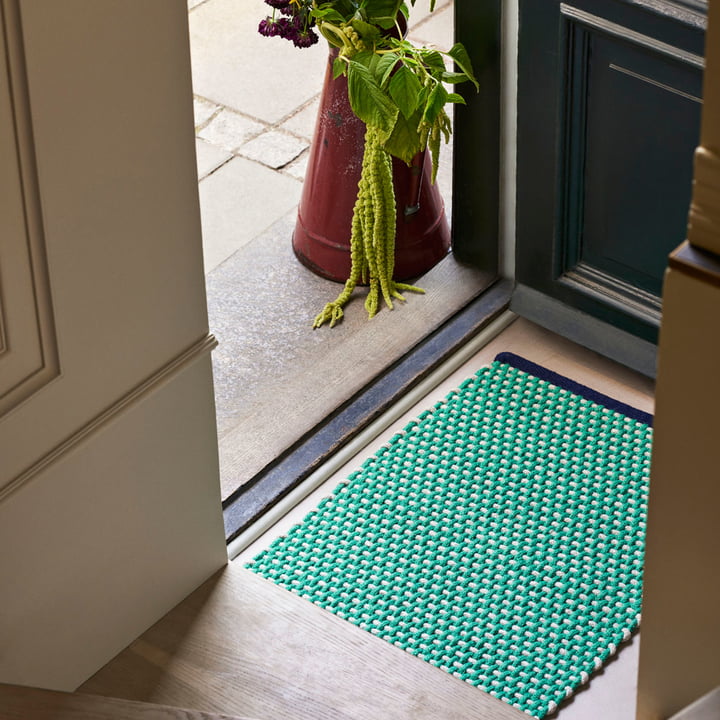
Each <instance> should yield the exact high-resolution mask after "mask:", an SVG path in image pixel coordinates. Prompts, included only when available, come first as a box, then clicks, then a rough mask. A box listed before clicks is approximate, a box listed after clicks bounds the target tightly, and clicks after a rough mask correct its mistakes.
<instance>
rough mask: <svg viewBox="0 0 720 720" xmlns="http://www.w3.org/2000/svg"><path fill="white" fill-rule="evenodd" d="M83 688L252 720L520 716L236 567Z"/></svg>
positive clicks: (499, 719)
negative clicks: (245, 716) (240, 716)
mask: <svg viewBox="0 0 720 720" xmlns="http://www.w3.org/2000/svg"><path fill="white" fill-rule="evenodd" d="M80 691H81V692H87V693H94V694H99V695H109V696H115V697H123V698H128V699H132V700H142V701H148V702H158V703H164V704H169V705H180V706H184V707H193V708H195V709H198V710H203V711H205V712H218V713H220V712H222V713H227V714H231V715H232V714H235V715H249V716H252V717H257V718H258V719H259V720H367V719H368V718H373V719H374V720H383V719H385V718H387V720H390V719H391V718H392V719H393V720H405V719H407V720H438V718H442V719H443V720H468V719H470V718H472V719H475V720H491V719H492V720H520V718H526V717H527V716H526V715H525V714H524V713H522V712H520V711H519V710H516V709H514V708H511V707H510V706H508V705H506V704H504V703H502V702H500V701H498V700H496V699H495V698H492V697H490V696H489V695H486V694H485V693H483V692H481V691H480V690H478V689H477V688H474V687H472V686H470V685H468V684H467V683H465V682H463V681H461V680H458V679H457V678H454V677H452V676H451V675H448V674H447V673H445V672H444V671H442V670H440V669H438V668H435V667H433V666H431V665H429V664H428V663H425V662H423V661H422V660H420V659H418V658H416V657H413V656H411V655H409V654H408V653H406V652H404V651H403V650H400V649H399V648H396V647H394V646H393V645H390V644H389V643H387V642H385V641H384V640H381V639H379V638H376V637H375V636H373V635H371V634H369V633H367V632H365V631H363V630H361V629H359V628H357V627H355V626H353V625H351V624H350V623H348V622H345V621H344V620H341V619H340V618H337V617H335V616H334V615H332V614H331V613H329V612H326V611H324V610H321V609H320V608H317V607H315V606H314V605H312V604H311V603H309V602H307V601H306V600H303V599H302V598H299V597H297V596H295V595H293V594H292V593H289V592H287V591H286V590H283V589H282V588H279V587H278V586H276V585H274V584H272V583H270V582H268V581H266V580H264V579H262V578H260V577H258V576H257V575H255V574H254V573H251V572H250V571H249V570H246V569H244V568H243V567H242V566H240V565H238V564H236V563H231V564H230V565H229V566H228V567H227V568H226V569H225V570H223V571H221V572H220V573H219V574H217V575H216V576H215V577H213V578H211V580H209V581H208V582H207V583H205V585H203V586H202V587H201V588H200V589H198V590H197V591H196V592H195V593H193V594H192V595H191V596H190V597H189V598H188V599H187V600H186V601H184V602H183V603H181V604H180V605H179V606H178V607H177V608H175V609H174V610H173V611H172V612H171V613H170V614H169V615H167V616H166V617H165V618H164V619H163V620H161V621H160V622H159V623H157V624H156V625H155V626H154V627H153V628H151V629H150V630H149V631H148V632H146V633H145V634H144V635H143V636H142V637H141V638H140V639H138V640H137V641H135V642H134V643H133V644H132V645H130V647H128V648H127V649H126V650H125V651H123V652H122V653H121V654H120V655H119V656H118V657H117V658H116V659H115V660H113V661H112V662H111V663H109V664H108V665H107V666H106V667H105V668H103V669H102V670H100V672H98V673H97V674H96V675H95V676H94V677H93V678H91V679H90V680H89V681H88V682H86V683H85V684H84V685H83V686H82V687H81V688H80Z"/></svg>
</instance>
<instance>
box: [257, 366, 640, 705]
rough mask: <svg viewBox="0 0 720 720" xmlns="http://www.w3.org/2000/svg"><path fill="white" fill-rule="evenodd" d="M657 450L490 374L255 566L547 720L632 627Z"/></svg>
mask: <svg viewBox="0 0 720 720" xmlns="http://www.w3.org/2000/svg"><path fill="white" fill-rule="evenodd" d="M651 438H652V429H651V428H650V427H648V426H647V425H645V424H643V423H642V422H639V421H637V420H633V419H631V418H629V417H627V416H625V415H624V414H622V413H620V412H616V411H613V410H610V409H607V408H606V407H603V406H602V405H599V404H596V403H595V402H593V401H591V400H588V399H585V398H584V397H581V396H580V395H576V394H574V393H572V392H570V391H568V390H564V389H562V388H560V387H558V386H556V385H554V384H552V383H550V382H546V381H545V380H541V379H539V378H537V377H535V376H534V375H531V374H528V373H526V372H523V371H521V370H518V369H516V368H515V367H511V366H510V365H507V364H505V363H503V362H498V361H496V362H494V363H493V364H492V366H490V367H487V368H484V369H481V370H480V371H479V372H478V373H477V374H476V375H475V377H474V378H472V379H470V380H468V381H466V382H465V383H464V384H463V385H462V386H461V387H460V388H459V389H458V390H456V391H453V392H452V393H450V395H449V396H448V397H447V398H446V399H445V400H444V401H442V402H440V403H438V404H437V405H436V406H435V407H434V408H433V409H432V410H429V411H427V412H425V413H423V414H422V415H420V416H419V417H418V418H417V420H415V421H413V422H411V423H410V424H409V425H408V426H407V427H406V428H405V429H404V430H403V431H402V432H400V433H399V434H398V435H396V436H395V437H394V438H393V439H392V440H391V441H390V442H389V443H388V444H387V445H385V446H384V447H382V448H381V449H380V450H379V451H378V452H377V453H376V454H375V455H374V456H372V457H370V458H369V459H368V460H367V461H366V462H365V463H364V464H363V465H362V467H361V468H360V469H359V470H357V471H356V472H355V473H353V474H352V475H351V476H350V477H349V478H348V480H347V481H345V482H343V483H341V484H340V486H339V487H338V488H337V489H336V491H335V494H334V495H332V496H331V497H329V498H327V499H325V500H323V501H322V502H321V503H320V504H319V506H318V507H317V509H315V510H313V511H312V512H311V513H310V514H309V515H308V516H307V517H306V518H305V520H304V521H303V522H302V523H301V524H299V525H296V526H295V527H294V528H292V530H291V531H290V532H289V533H288V534H287V536H284V537H281V538H278V539H277V540H276V541H275V542H274V543H273V544H272V545H271V546H270V547H269V548H268V549H267V550H266V551H264V552H262V553H260V554H259V555H258V556H257V557H256V558H255V559H254V560H253V561H252V562H250V563H249V564H248V567H249V568H250V569H252V570H253V571H254V572H256V573H258V574H260V575H261V576H263V577H265V578H268V579H270V580H272V581H274V582H276V583H277V584H278V585H280V586H282V587H284V588H286V589H288V590H290V591H292V592H294V593H296V594H298V595H300V596H302V597H304V598H307V599H308V600H310V601H312V602H313V603H315V604H316V605H318V606H320V607H322V608H325V609H327V610H330V611H331V612H333V613H335V614H336V615H338V616H340V617H342V618H345V619H346V620H348V621H349V622H352V623H354V624H355V625H358V626H359V627H361V628H364V629H365V630H367V631H369V632H371V633H373V634H374V635H377V636H379V637H381V638H384V639H385V640H387V641H388V642H390V643H393V644H394V645H396V646H398V647H400V648H403V649H404V650H406V651H407V652H409V653H412V654H413V655H416V656H418V657H420V658H422V659H424V660H426V661H427V662H429V663H432V664H433V665H436V666H437V667H439V668H442V669H443V670H445V671H447V672H448V673H451V674H453V675H455V676H457V677H458V678H461V679H462V680H465V681H466V682H468V683H470V684H472V685H474V686H477V687H479V688H481V689H482V690H484V691H486V692H488V693H490V694H492V695H494V696H495V697H497V698H500V699H501V700H503V701H505V702H507V703H509V704H511V705H514V706H515V707H517V708H520V709H521V710H523V711H525V712H526V713H528V714H529V715H532V716H534V717H537V718H542V717H544V716H545V715H546V714H547V713H549V712H552V711H554V710H555V709H556V708H557V706H558V705H559V704H560V703H561V702H562V701H563V700H564V699H565V698H567V697H569V696H570V695H571V694H572V693H573V692H574V690H575V689H577V687H578V686H580V685H581V684H583V683H585V682H587V680H588V678H589V676H590V675H591V674H592V673H593V671H595V670H597V669H599V668H600V666H601V665H602V664H603V662H604V661H605V660H606V659H607V658H608V657H609V656H610V655H612V654H613V653H614V652H615V651H616V649H617V646H618V645H619V644H620V643H621V642H622V641H624V640H627V639H628V638H629V637H630V635H631V634H632V632H633V631H634V630H635V629H636V628H637V625H638V622H639V614H640V604H641V592H642V566H643V553H644V539H645V514H646V504H647V492H648V477H649V461H650V449H651Z"/></svg>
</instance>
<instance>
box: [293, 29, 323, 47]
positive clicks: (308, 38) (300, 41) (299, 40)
mask: <svg viewBox="0 0 720 720" xmlns="http://www.w3.org/2000/svg"><path fill="white" fill-rule="evenodd" d="M319 39H320V38H319V36H318V34H317V33H316V32H315V31H314V30H312V29H310V28H308V29H307V30H297V31H296V34H295V37H294V38H293V39H292V41H293V45H295V47H299V48H307V47H310V46H311V45H314V44H315V43H316V42H317V41H318V40H319Z"/></svg>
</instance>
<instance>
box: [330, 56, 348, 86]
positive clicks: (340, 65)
mask: <svg viewBox="0 0 720 720" xmlns="http://www.w3.org/2000/svg"><path fill="white" fill-rule="evenodd" d="M346 68H347V65H346V64H345V61H344V60H341V59H340V58H339V57H336V58H335V59H334V60H333V80H337V79H338V78H339V77H340V76H341V75H344V74H345V70H346Z"/></svg>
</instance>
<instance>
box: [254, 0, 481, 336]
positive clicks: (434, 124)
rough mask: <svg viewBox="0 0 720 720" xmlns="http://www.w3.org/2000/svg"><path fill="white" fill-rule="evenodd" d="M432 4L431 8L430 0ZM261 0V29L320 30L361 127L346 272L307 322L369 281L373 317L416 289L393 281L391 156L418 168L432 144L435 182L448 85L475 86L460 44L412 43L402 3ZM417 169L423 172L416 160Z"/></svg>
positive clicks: (315, 36) (328, 313) (310, 38)
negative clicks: (264, 7)
mask: <svg viewBox="0 0 720 720" xmlns="http://www.w3.org/2000/svg"><path fill="white" fill-rule="evenodd" d="M430 1H431V5H430V9H431V10H434V6H435V0H430ZM265 2H266V3H267V4H268V5H270V6H271V7H272V8H273V11H272V14H271V15H269V16H268V17H266V18H265V19H263V20H262V21H261V22H260V26H259V31H260V33H261V34H263V35H267V36H270V37H272V36H279V37H282V38H285V39H287V40H290V41H291V42H293V43H294V44H295V45H296V46H298V47H309V46H310V45H313V44H314V43H316V42H317V41H318V40H319V37H320V36H322V37H324V38H325V39H326V40H327V42H328V43H329V45H330V47H331V73H332V77H333V78H335V79H341V78H342V79H345V80H346V82H347V97H348V101H349V105H350V107H351V109H352V113H354V115H355V116H356V117H357V119H358V120H359V121H360V122H362V123H363V124H364V148H363V153H362V167H361V170H360V177H359V181H358V183H357V195H356V198H355V201H354V205H353V211H352V220H351V222H350V227H348V228H347V232H348V234H349V236H350V241H349V247H350V259H351V264H350V265H351V266H350V271H349V276H348V277H347V278H346V280H345V286H344V288H343V290H342V292H341V293H340V295H339V296H338V297H337V298H336V299H335V300H334V301H333V302H330V303H328V304H327V305H326V306H325V307H324V308H323V310H322V311H321V312H320V314H319V315H318V316H317V317H316V318H315V322H314V325H313V326H314V327H320V326H321V325H323V324H324V323H326V322H329V323H330V327H332V326H334V325H335V324H336V323H337V322H338V321H339V320H340V319H341V318H342V316H343V306H344V305H345V304H346V302H347V301H348V299H349V298H350V296H351V295H352V292H353V290H354V289H355V287H356V286H357V285H358V284H365V285H368V286H369V291H368V295H367V298H366V301H365V307H366V310H367V312H368V316H369V317H373V316H374V315H375V314H376V313H377V311H378V309H379V307H380V303H381V301H384V302H385V303H386V305H387V306H388V307H389V308H390V309H392V308H393V301H394V300H404V298H403V295H402V293H403V292H405V291H412V292H422V290H421V289H420V288H418V287H415V286H414V285H409V284H405V283H402V282H399V281H397V280H396V279H395V278H394V269H395V238H396V224H397V223H396V213H397V207H396V196H395V195H396V193H395V187H394V184H393V166H392V158H393V157H395V158H398V159H399V160H400V161H402V162H403V163H405V164H406V165H407V166H408V167H410V168H412V167H413V166H414V167H415V168H416V169H417V167H418V158H424V154H425V152H426V151H428V152H429V155H430V158H431V162H432V170H431V173H430V174H431V181H432V182H433V183H434V181H435V177H436V175H437V169H438V163H439V156H440V145H441V142H442V140H443V139H444V140H445V142H447V141H449V138H450V133H451V125H450V119H449V117H448V114H447V112H446V106H447V105H448V104H450V103H464V100H463V98H462V97H461V96H460V95H458V94H457V93H454V92H451V91H449V90H448V87H447V86H449V85H454V84H456V83H461V82H465V81H470V82H472V83H473V84H474V85H475V86H476V87H477V86H478V84H477V80H476V79H475V77H474V74H473V70H472V64H471V62H470V59H469V57H468V54H467V52H466V50H465V48H464V47H463V46H462V45H461V44H459V43H458V44H455V45H454V46H453V47H452V48H451V49H450V50H448V51H447V52H441V51H439V50H436V49H434V48H426V47H418V46H416V45H414V44H413V43H411V42H409V41H408V40H407V39H406V38H405V29H406V27H407V19H408V15H409V10H408V7H407V5H406V4H405V2H403V0H324V1H323V0H265ZM411 4H412V5H414V4H415V0H411ZM445 58H448V59H449V60H451V61H453V62H454V64H455V69H454V70H449V69H448V68H447V67H446V65H445ZM419 168H420V170H419V171H420V172H421V171H422V161H421V162H420V164H419ZM416 174H417V173H416ZM411 211H412V208H411Z"/></svg>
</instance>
